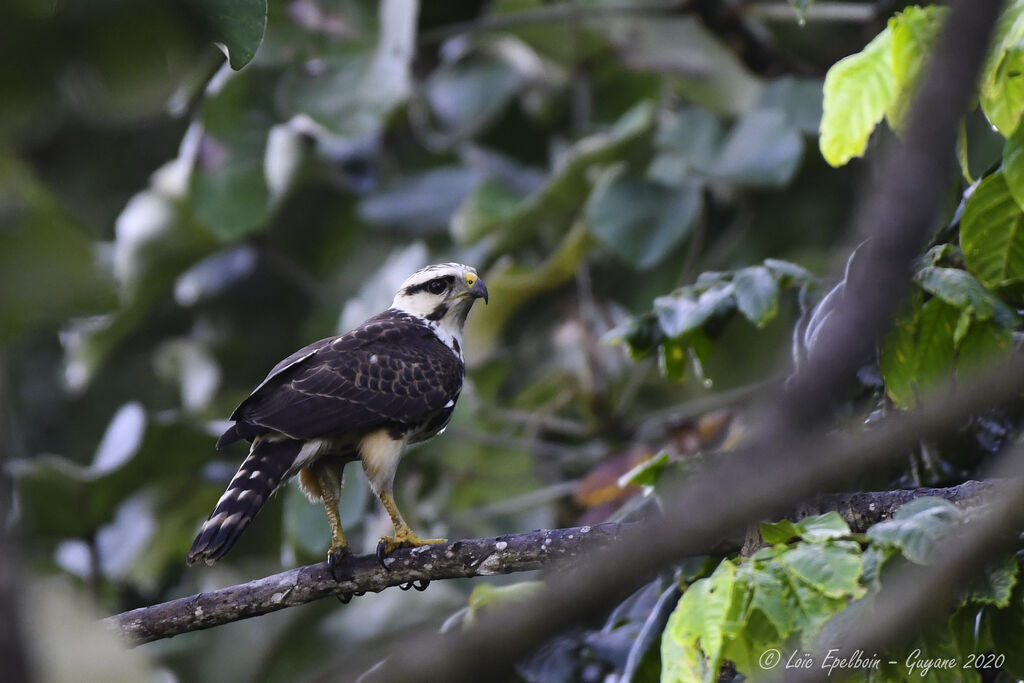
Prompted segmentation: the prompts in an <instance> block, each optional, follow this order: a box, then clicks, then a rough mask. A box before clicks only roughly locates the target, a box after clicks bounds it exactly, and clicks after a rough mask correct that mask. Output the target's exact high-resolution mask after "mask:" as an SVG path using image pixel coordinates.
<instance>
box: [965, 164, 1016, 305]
mask: <svg viewBox="0 0 1024 683" xmlns="http://www.w3.org/2000/svg"><path fill="white" fill-rule="evenodd" d="M960 245H961V247H962V248H963V251H964V260H965V261H966V263H967V268H968V270H970V271H971V272H972V273H974V274H975V275H976V276H977V277H978V279H979V280H981V281H982V283H983V284H984V285H985V286H986V287H989V288H993V287H999V286H1001V285H1006V284H1009V283H1013V282H1017V281H1020V280H1024V213H1022V212H1021V208H1020V206H1018V205H1017V202H1016V201H1014V199H1013V195H1012V194H1011V193H1010V188H1009V185H1008V184H1007V181H1006V176H1005V175H1004V174H1003V173H1001V172H996V173H993V174H992V175H990V176H988V177H987V178H985V179H984V180H982V181H981V183H980V184H979V185H978V187H977V188H975V190H974V192H973V193H972V194H971V196H970V197H969V198H968V199H967V203H966V205H965V206H964V212H963V216H962V217H961V219H960Z"/></svg>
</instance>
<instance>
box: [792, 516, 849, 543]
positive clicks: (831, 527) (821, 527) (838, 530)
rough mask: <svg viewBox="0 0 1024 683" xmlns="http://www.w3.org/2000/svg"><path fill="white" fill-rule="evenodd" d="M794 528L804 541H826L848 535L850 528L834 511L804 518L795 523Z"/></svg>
mask: <svg viewBox="0 0 1024 683" xmlns="http://www.w3.org/2000/svg"><path fill="white" fill-rule="evenodd" d="M796 526H797V529H799V530H800V537H801V538H803V539H804V540H805V541H812V542H816V541H827V540H830V539H836V538H843V537H844V536H849V535H850V526H849V525H848V524H847V523H846V520H845V519H843V518H842V516H841V515H840V514H839V513H838V512H835V511H829V512H826V513H825V514H823V515H814V516H812V517H805V518H803V519H801V520H800V521H799V522H797V525H796Z"/></svg>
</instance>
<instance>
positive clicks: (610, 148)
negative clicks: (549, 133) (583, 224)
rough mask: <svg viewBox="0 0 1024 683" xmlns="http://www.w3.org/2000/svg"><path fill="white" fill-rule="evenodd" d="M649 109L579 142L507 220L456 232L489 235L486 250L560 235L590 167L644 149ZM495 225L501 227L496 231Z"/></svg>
mask: <svg viewBox="0 0 1024 683" xmlns="http://www.w3.org/2000/svg"><path fill="white" fill-rule="evenodd" d="M654 111H655V109H654V106H653V105H652V103H650V102H641V103H640V104H638V105H636V106H635V107H633V108H632V109H630V110H629V111H628V112H626V113H625V114H623V115H622V117H621V118H620V119H619V120H618V122H616V124H615V125H614V126H613V127H612V128H611V130H609V131H608V132H606V133H597V134H594V135H591V136H589V137H586V138H583V139H582V140H580V141H578V142H577V143H576V144H575V145H573V146H572V148H571V149H570V150H569V151H568V152H566V153H565V156H564V157H563V158H562V160H561V164H560V165H559V167H558V169H557V171H556V172H555V173H553V174H552V175H551V176H550V177H549V178H548V179H547V181H546V182H545V183H544V185H543V186H542V187H541V188H540V189H539V190H537V191H536V192H534V193H533V194H531V195H530V196H529V197H527V198H526V199H524V200H523V201H522V202H520V204H519V206H518V207H517V208H516V210H515V211H514V212H513V213H512V214H511V215H510V216H509V217H508V219H507V220H506V221H504V222H503V223H487V224H483V223H481V224H476V227H477V228H478V229H477V230H476V231H475V232H473V233H471V234H458V235H456V236H457V237H459V238H461V239H463V240H465V241H467V242H477V241H479V240H480V239H482V238H483V237H485V236H486V235H489V234H494V236H495V237H494V244H492V245H491V248H492V249H493V250H494V251H497V252H500V251H506V250H511V249H513V248H514V247H516V246H518V245H520V244H522V243H524V242H528V241H529V240H530V239H532V238H533V237H534V236H535V235H537V234H538V233H542V232H555V231H557V232H556V234H562V233H564V231H565V229H566V226H567V225H572V224H573V221H574V218H575V216H576V215H577V213H578V212H579V209H580V206H581V205H582V204H583V202H584V201H585V199H586V198H587V195H588V194H589V193H590V190H591V184H592V175H593V174H592V169H593V168H594V166H596V165H599V164H607V163H611V162H614V161H619V160H622V159H624V158H629V157H631V156H632V155H633V154H635V153H643V154H646V153H647V147H648V143H649V142H650V138H651V136H652V135H653V132H654V123H655V117H654ZM499 226H500V227H501V230H497V228H498V227H499ZM484 230H491V231H492V232H484ZM489 286H490V284H488V287H489ZM495 300H497V299H495Z"/></svg>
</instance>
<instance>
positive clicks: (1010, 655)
mask: <svg viewBox="0 0 1024 683" xmlns="http://www.w3.org/2000/svg"><path fill="white" fill-rule="evenodd" d="M978 609H979V608H978V607H974V606H973V605H970V604H968V605H966V606H965V607H963V608H961V611H967V610H969V611H968V612H967V615H965V616H968V617H970V616H973V615H974V614H976V613H977V611H978ZM985 614H986V615H988V617H989V620H990V625H991V629H990V631H991V638H992V643H991V649H992V650H994V651H995V652H996V653H997V654H1000V655H1003V656H1004V657H1005V658H1006V662H1005V664H1004V667H1005V670H1006V671H1007V673H1009V674H1010V675H1011V676H1013V677H1014V678H1017V679H1020V678H1022V677H1024V648H1022V647H1020V643H1022V642H1024V586H1022V584H1021V582H1020V581H1018V582H1017V586H1016V589H1015V590H1014V591H1013V595H1012V596H1011V597H1010V601H1009V605H1007V606H1006V607H1004V608H1002V609H998V610H993V609H990V608H985ZM969 623H970V625H972V626H973V624H974V623H975V620H974V619H971V620H970V622H969ZM971 634H972V635H973V632H972V633H971ZM964 640H966V638H964ZM986 644H987V643H984V644H982V647H974V648H973V649H971V650H968V652H975V653H976V652H985V651H986V648H985V647H984V645H986ZM964 645H965V647H970V646H976V643H974V642H973V639H972V640H971V641H969V642H967V643H965V644H964Z"/></svg>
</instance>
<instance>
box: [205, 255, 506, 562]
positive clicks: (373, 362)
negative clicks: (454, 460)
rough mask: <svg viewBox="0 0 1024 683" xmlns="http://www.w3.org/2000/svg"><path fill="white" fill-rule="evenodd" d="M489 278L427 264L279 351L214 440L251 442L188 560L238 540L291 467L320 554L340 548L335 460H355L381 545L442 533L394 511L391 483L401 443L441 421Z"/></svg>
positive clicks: (423, 435) (216, 554)
mask: <svg viewBox="0 0 1024 683" xmlns="http://www.w3.org/2000/svg"><path fill="white" fill-rule="evenodd" d="M478 298H482V299H484V301H485V302H486V301H487V288H486V287H485V286H484V283H483V281H482V280H480V279H479V277H478V276H477V274H476V271H475V270H474V269H473V268H470V267H469V266H464V265H462V264H458V263H443V264H439V265H433V266H428V267H426V268H423V269H421V270H419V271H417V272H416V273H414V274H413V275H411V276H410V277H409V278H408V279H407V280H406V281H405V282H404V283H403V284H402V288H401V289H400V290H399V292H398V294H397V295H396V296H395V300H394V302H393V303H392V305H391V308H389V309H388V310H386V311H384V312H383V313H381V314H379V315H376V316H374V317H372V318H370V319H369V320H367V321H366V322H364V323H362V324H361V325H359V326H358V327H356V328H355V329H353V330H352V331H350V332H348V333H346V334H343V335H341V336H339V337H330V338H327V339H322V340H320V341H318V342H315V343H313V344H310V345H309V346H307V347H305V348H303V349H300V350H298V351H296V352H295V353H293V354H292V355H290V356H288V357H287V358H285V359H284V360H283V361H281V362H280V363H278V364H277V365H276V366H274V368H273V369H272V370H271V371H270V374H269V375H267V377H266V379H264V380H263V382H262V383H261V384H260V385H259V386H258V387H256V389H255V390H254V391H253V392H252V394H251V395H250V396H249V397H248V398H247V399H245V400H244V401H242V403H241V405H239V406H238V408H236V409H235V411H234V412H233V413H232V414H231V420H233V421H234V424H233V425H232V426H231V427H230V428H229V429H228V430H227V431H226V432H224V434H223V435H222V436H221V437H220V439H219V440H218V441H217V448H218V449H220V448H224V447H225V446H227V445H229V444H231V443H234V442H235V441H239V440H242V439H246V440H248V441H250V442H252V446H251V449H250V451H249V456H248V457H247V458H246V459H245V461H244V462H242V465H241V467H239V469H238V472H237V473H236V474H235V476H234V478H233V479H232V480H231V483H230V484H228V488H227V490H226V491H225V492H224V494H223V495H222V496H221V497H220V500H219V501H218V502H217V505H216V507H214V509H213V512H212V513H211V514H210V517H209V519H207V520H206V522H205V523H204V524H203V526H202V528H201V529H200V530H199V533H198V535H197V536H196V539H195V541H194V542H193V544H192V549H191V550H190V551H189V553H188V563H189V564H193V563H195V562H197V561H199V560H203V561H205V562H206V563H208V564H212V563H213V562H215V561H216V560H217V559H219V558H220V557H222V556H223V555H224V553H226V552H227V551H228V550H229V549H230V548H231V546H232V545H233V544H234V543H235V541H236V540H238V537H239V536H240V535H241V533H242V532H243V531H244V530H245V529H246V527H248V526H249V524H250V522H252V519H253V517H255V515H256V513H257V512H259V510H260V508H262V507H263V504H264V503H266V501H267V499H268V498H269V497H270V495H271V494H272V493H274V491H276V490H277V488H278V487H279V486H281V484H282V483H284V482H285V481H287V480H288V479H289V478H290V477H292V476H294V475H296V474H298V475H299V485H300V487H301V488H302V490H303V491H304V492H305V494H306V495H307V496H308V497H309V499H310V501H312V502H323V504H324V507H325V509H326V511H327V519H328V521H329V522H330V526H331V549H330V552H329V553H328V560H329V561H330V562H331V563H332V566H334V565H335V563H336V562H337V560H338V559H340V557H342V556H343V555H345V554H346V553H347V552H348V543H347V541H346V540H345V535H344V532H343V530H342V528H341V520H340V518H339V516H338V500H339V497H340V495H341V487H342V470H343V468H344V467H345V464H346V463H348V462H351V461H353V460H361V461H362V464H363V469H364V471H365V472H366V476H367V479H368V480H369V482H370V486H371V487H372V488H373V491H374V493H376V494H377V497H378V498H380V501H381V503H382V504H383V505H384V508H385V509H386V510H387V512H388V514H389V515H390V516H391V521H392V522H393V523H394V527H395V535H394V536H386V537H384V538H381V539H380V543H379V544H378V547H377V552H378V556H379V557H383V555H384V554H386V553H389V552H391V551H392V550H394V549H395V548H399V547H407V546H420V545H426V544H430V543H442V542H444V541H443V540H442V539H427V540H423V539H420V538H418V537H417V536H416V535H415V534H414V533H413V532H412V530H411V529H410V528H409V526H408V525H407V524H406V523H405V520H403V519H402V515H401V513H400V512H399V511H398V507H397V506H396V505H395V501H394V498H393V497H392V493H391V490H392V483H393V481H394V477H395V470H396V469H397V467H398V461H399V460H400V458H401V456H402V452H403V451H404V450H405V447H406V446H407V445H409V444H412V443H417V442H421V441H425V440H427V439H429V438H431V437H433V436H434V435H435V434H437V433H438V432H439V431H441V430H442V429H444V427H445V425H446V424H447V423H448V420H449V419H450V418H451V414H452V411H453V410H454V408H455V402H456V401H457V400H458V398H459V392H460V391H461V390H462V379H463V376H464V374H465V365H464V363H463V356H462V328H463V325H464V324H465V322H466V316H467V315H468V314H469V310H470V308H472V306H473V303H474V302H475V301H476V299H478Z"/></svg>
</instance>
